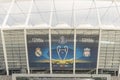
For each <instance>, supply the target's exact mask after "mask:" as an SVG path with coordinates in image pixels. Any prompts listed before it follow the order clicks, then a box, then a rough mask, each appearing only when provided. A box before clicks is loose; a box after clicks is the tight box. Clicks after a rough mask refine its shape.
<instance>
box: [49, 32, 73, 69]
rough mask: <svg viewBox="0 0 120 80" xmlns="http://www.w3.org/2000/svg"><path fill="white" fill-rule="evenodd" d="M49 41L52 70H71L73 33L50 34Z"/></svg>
mask: <svg viewBox="0 0 120 80" xmlns="http://www.w3.org/2000/svg"><path fill="white" fill-rule="evenodd" d="M51 41H52V66H53V70H56V69H57V70H58V69H62V70H63V69H64V70H65V69H70V70H73V56H74V55H73V54H74V35H73V34H64V35H57V34H52V37H51Z"/></svg>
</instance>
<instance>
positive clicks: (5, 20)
mask: <svg viewBox="0 0 120 80" xmlns="http://www.w3.org/2000/svg"><path fill="white" fill-rule="evenodd" d="M14 3H15V0H12V1H11V4H10V7H9V9H8V11H7V14H6V16H5V19H4V21H3V24H2V27H4V26H5V25H6V23H7V20H8V18H9V15H10V12H11V10H12V7H13V5H14Z"/></svg>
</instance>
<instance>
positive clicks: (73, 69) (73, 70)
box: [73, 29, 76, 74]
mask: <svg viewBox="0 0 120 80" xmlns="http://www.w3.org/2000/svg"><path fill="white" fill-rule="evenodd" d="M75 59H76V29H74V61H73V62H74V66H73V74H75V67H76V66H75Z"/></svg>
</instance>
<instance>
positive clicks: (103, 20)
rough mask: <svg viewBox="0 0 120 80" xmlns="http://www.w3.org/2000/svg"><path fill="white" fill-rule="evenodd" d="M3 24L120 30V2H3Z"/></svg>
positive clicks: (0, 5)
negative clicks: (102, 27)
mask: <svg viewBox="0 0 120 80" xmlns="http://www.w3.org/2000/svg"><path fill="white" fill-rule="evenodd" d="M0 25H1V26H2V27H5V26H6V25H7V26H10V27H9V28H11V27H17V26H18V27H23V26H25V27H39V26H44V27H45V28H48V26H53V27H56V28H57V27H61V26H63V28H64V27H66V28H69V27H75V26H77V27H80V28H81V27H82V26H87V27H88V28H92V27H93V26H94V28H97V26H99V25H104V27H105V25H107V26H109V27H107V28H119V27H120V0H0ZM29 25H30V26H29ZM110 25H112V26H110ZM95 26H96V27H95ZM6 28H8V27H6ZM61 28H62V27H61ZM84 28H85V27H84Z"/></svg>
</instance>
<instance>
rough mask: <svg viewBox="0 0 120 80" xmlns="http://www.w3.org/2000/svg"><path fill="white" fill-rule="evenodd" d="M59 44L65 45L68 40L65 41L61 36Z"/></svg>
mask: <svg viewBox="0 0 120 80" xmlns="http://www.w3.org/2000/svg"><path fill="white" fill-rule="evenodd" d="M58 43H60V44H65V43H67V40H66V39H65V37H64V36H61V37H60V39H59V41H58Z"/></svg>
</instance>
